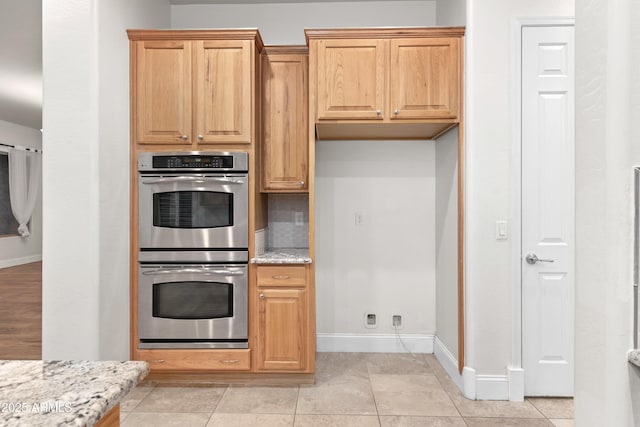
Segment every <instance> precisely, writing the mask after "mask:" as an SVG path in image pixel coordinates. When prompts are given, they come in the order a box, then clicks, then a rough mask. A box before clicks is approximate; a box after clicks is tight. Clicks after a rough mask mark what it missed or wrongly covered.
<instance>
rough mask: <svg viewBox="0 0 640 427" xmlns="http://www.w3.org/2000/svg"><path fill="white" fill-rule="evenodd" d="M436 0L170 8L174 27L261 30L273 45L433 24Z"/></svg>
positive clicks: (303, 42)
mask: <svg viewBox="0 0 640 427" xmlns="http://www.w3.org/2000/svg"><path fill="white" fill-rule="evenodd" d="M435 14H436V2H435V0H413V1H412V0H409V1H400V0H387V1H369V2H367V1H354V2H336V3H331V2H318V3H277V2H274V3H261V4H247V3H244V4H216V5H202V4H199V5H174V6H171V27H172V28H247V27H249V28H258V29H259V30H260V34H261V35H262V38H263V40H264V42H265V44H269V45H279V44H305V38H304V29H305V28H325V27H333V28H341V27H378V26H429V25H435V18H436V16H435Z"/></svg>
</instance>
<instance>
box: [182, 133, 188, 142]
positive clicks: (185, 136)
mask: <svg viewBox="0 0 640 427" xmlns="http://www.w3.org/2000/svg"><path fill="white" fill-rule="evenodd" d="M187 138H189V137H188V136H187V135H184V134H183V135H182V136H181V137H180V139H181V140H183V141H186V140H187Z"/></svg>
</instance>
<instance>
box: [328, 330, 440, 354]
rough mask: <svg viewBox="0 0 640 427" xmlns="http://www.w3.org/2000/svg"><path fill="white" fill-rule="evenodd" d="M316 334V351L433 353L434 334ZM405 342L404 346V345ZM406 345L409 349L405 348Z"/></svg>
mask: <svg viewBox="0 0 640 427" xmlns="http://www.w3.org/2000/svg"><path fill="white" fill-rule="evenodd" d="M400 338H401V339H402V342H400V339H399V338H398V336H397V335H396V334H366V335H356V334H323V333H319V334H317V335H316V351H318V352H320V353H325V352H345V353H407V350H409V351H411V352H412V353H433V339H434V336H433V335H418V334H400ZM402 343H404V347H403V345H402ZM405 347H406V349H407V350H405Z"/></svg>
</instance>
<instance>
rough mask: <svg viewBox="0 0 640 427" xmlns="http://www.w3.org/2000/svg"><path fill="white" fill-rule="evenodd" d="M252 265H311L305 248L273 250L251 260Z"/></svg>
mask: <svg viewBox="0 0 640 427" xmlns="http://www.w3.org/2000/svg"><path fill="white" fill-rule="evenodd" d="M251 263H253V264H311V258H310V257H309V249H307V248H302V249H301V248H274V249H268V250H267V251H266V252H265V253H264V254H262V255H257V256H255V257H253V258H251Z"/></svg>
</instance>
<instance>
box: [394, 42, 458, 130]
mask: <svg viewBox="0 0 640 427" xmlns="http://www.w3.org/2000/svg"><path fill="white" fill-rule="evenodd" d="M389 73H390V76H389V78H390V98H389V110H390V111H391V116H390V117H391V119H392V120H393V119H423V118H425V119H427V118H452V119H454V118H456V117H457V116H458V103H459V90H460V86H459V84H460V83H459V82H460V81H461V77H460V75H459V74H460V55H459V39H457V38H424V39H393V40H391V67H390V71H389Z"/></svg>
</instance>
